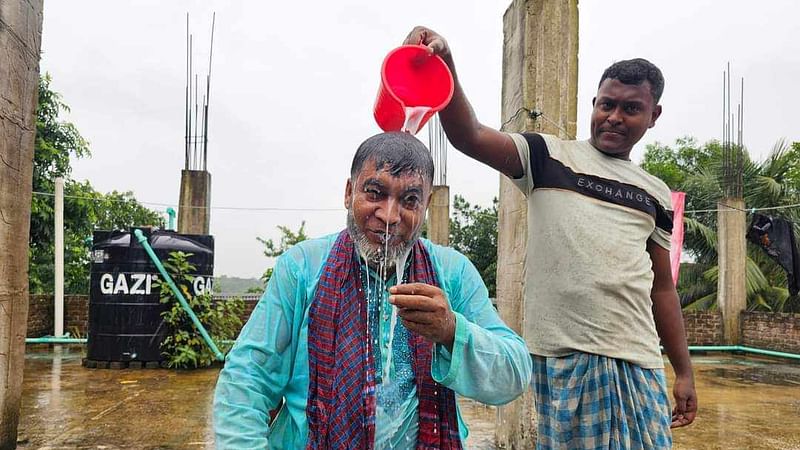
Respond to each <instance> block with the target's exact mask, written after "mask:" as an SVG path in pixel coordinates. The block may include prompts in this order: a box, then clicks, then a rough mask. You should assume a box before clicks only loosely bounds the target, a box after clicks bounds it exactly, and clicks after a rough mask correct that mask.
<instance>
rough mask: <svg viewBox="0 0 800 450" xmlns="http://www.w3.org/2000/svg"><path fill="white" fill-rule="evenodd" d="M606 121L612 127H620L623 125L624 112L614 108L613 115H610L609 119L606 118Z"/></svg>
mask: <svg viewBox="0 0 800 450" xmlns="http://www.w3.org/2000/svg"><path fill="white" fill-rule="evenodd" d="M606 121H608V123H610V124H611V125H619V124H621V123H622V111H621V109H620V108H614V109H613V110H612V111H611V114H609V115H608V118H606Z"/></svg>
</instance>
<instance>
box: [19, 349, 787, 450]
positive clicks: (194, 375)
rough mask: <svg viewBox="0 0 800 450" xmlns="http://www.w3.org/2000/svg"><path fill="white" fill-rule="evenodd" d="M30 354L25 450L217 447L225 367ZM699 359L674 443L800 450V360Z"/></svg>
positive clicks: (490, 431) (487, 434) (482, 409)
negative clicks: (688, 422)
mask: <svg viewBox="0 0 800 450" xmlns="http://www.w3.org/2000/svg"><path fill="white" fill-rule="evenodd" d="M27 352H28V353H27V355H26V359H25V381H24V386H23V398H22V410H21V416H20V441H19V447H18V448H20V449H121V448H126V449H127V448H133V449H205V448H213V432H212V425H211V401H212V395H213V389H214V383H215V382H216V378H217V374H218V369H206V370H196V371H172V370H164V369H124V370H113V369H85V368H83V367H81V357H82V352H83V349H82V348H81V347H75V346H58V347H48V346H32V345H29V346H28V348H27ZM693 360H694V362H695V372H696V377H697V388H698V392H699V396H700V415H699V417H698V419H697V421H696V422H695V424H694V425H692V426H691V427H689V428H687V429H682V430H677V431H676V432H675V433H674V440H675V448H676V449H703V450H705V449H798V450H800V365H798V364H794V365H792V364H788V363H786V362H782V361H776V360H769V359H756V358H749V357H742V356H731V355H719V354H718V355H708V356H700V357H694V358H693ZM667 372H668V373H669V374H670V375H671V371H670V370H669V369H668V370H667ZM461 406H462V411H463V412H464V414H465V419H466V420H467V422H468V423H469V425H470V430H471V433H470V440H469V448H472V449H479V450H487V449H494V448H495V446H494V421H495V416H496V412H495V409H494V408H492V407H487V406H483V405H479V404H477V403H474V402H471V401H462V404H461Z"/></svg>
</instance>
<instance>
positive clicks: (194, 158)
mask: <svg viewBox="0 0 800 450" xmlns="http://www.w3.org/2000/svg"><path fill="white" fill-rule="evenodd" d="M197 91H198V89H197V74H194V133H193V134H192V141H193V142H194V155H193V159H192V163H193V166H192V170H196V169H197Z"/></svg>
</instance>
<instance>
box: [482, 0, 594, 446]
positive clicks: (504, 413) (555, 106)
mask: <svg viewBox="0 0 800 450" xmlns="http://www.w3.org/2000/svg"><path fill="white" fill-rule="evenodd" d="M503 33H504V46H503V98H502V113H501V114H502V117H501V122H505V121H506V120H508V119H509V118H510V117H511V116H512V115H514V113H515V112H516V111H517V110H519V108H520V107H525V108H528V109H536V110H538V111H541V112H542V113H544V116H545V117H547V118H548V119H549V120H544V119H543V118H539V119H537V120H533V119H530V118H529V117H528V116H527V115H526V114H520V115H519V116H518V117H517V119H516V120H515V121H513V122H511V123H510V124H509V125H508V126H507V127H506V131H535V132H542V133H548V134H554V135H558V136H561V137H563V138H572V137H574V136H575V125H576V120H577V110H578V106H577V98H578V97H577V95H578V94H577V92H578V2H577V0H514V2H513V3H512V4H511V6H509V7H508V9H507V10H506V13H505V15H504V16H503ZM597 76H598V77H599V76H600V74H597ZM552 122H555V123H557V124H558V127H556V126H555V125H553V123H552ZM559 128H562V129H564V130H565V131H566V133H564V131H562V130H560V129H559ZM497 241H498V242H497V304H498V310H499V311H500V316H501V317H502V318H503V320H504V321H505V322H506V323H507V324H508V325H509V326H510V327H511V328H513V329H514V330H515V331H517V332H518V333H520V334H522V335H523V337H525V336H524V327H523V325H524V322H525V318H524V312H525V308H524V307H523V301H524V299H523V288H524V273H525V258H526V248H527V247H526V246H527V205H526V203H525V197H524V196H523V195H522V193H520V192H519V191H518V190H517V189H516V188H515V187H514V186H513V185H512V184H511V182H510V181H508V180H507V179H506V178H505V177H503V176H501V177H500V205H499V209H498V239H497ZM535 421H536V414H535V409H534V405H533V398H532V395H531V393H530V391H528V392H527V393H526V394H525V395H524V396H523V397H522V398H520V399H517V400H516V401H514V402H513V403H511V404H509V405H507V406H504V407H502V408H499V410H498V418H497V443H498V445H499V446H500V447H502V448H507V449H528V448H530V449H532V448H534V447H535V445H536V441H535V439H536V438H535V434H536V425H535Z"/></svg>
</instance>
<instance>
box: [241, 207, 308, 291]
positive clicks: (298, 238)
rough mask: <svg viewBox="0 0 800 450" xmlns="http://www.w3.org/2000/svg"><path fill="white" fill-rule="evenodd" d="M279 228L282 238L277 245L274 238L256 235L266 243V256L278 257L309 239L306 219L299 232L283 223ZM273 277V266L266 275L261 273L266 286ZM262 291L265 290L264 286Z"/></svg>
mask: <svg viewBox="0 0 800 450" xmlns="http://www.w3.org/2000/svg"><path fill="white" fill-rule="evenodd" d="M278 230H280V232H281V239H280V241H278V244H277V245H276V244H275V242H274V241H273V240H272V239H264V238H261V237H256V240H257V241H258V242H261V243H262V244H263V245H264V256H266V257H267V258H277V257H278V256H281V255H282V254H283V252H285V251H286V250H289V249H290V248H292V246H294V245H295V244H299V243H300V242H303V241H305V240H306V239H308V236H307V235H306V221H305V220H304V221H302V222H301V223H300V228H299V229H298V230H297V232H294V231H292V230H291V229H290V228H289V227H286V226H283V225H278ZM271 277H272V267H270V268H269V269H267V270H265V271H264V275H261V280H262V281H263V282H264V286H266V285H267V283H268V282H269V279H270V278H271ZM261 291H263V288H262V289H261ZM248 292H251V290H248ZM258 293H260V292H258Z"/></svg>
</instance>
